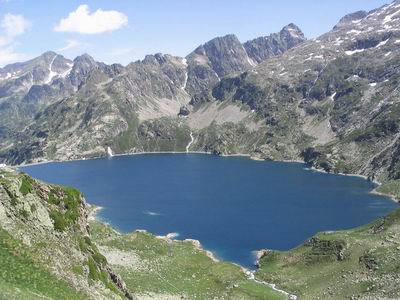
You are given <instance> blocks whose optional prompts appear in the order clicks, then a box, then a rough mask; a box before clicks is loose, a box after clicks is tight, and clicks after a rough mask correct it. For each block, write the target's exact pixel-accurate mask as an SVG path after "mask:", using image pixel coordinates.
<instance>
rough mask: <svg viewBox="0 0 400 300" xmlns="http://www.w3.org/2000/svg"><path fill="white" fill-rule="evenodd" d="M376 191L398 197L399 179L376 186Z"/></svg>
mask: <svg viewBox="0 0 400 300" xmlns="http://www.w3.org/2000/svg"><path fill="white" fill-rule="evenodd" d="M376 191H377V192H378V193H382V194H387V195H390V196H393V197H395V198H396V199H400V180H391V181H389V182H386V183H384V184H382V185H381V186H379V187H377V188H376Z"/></svg>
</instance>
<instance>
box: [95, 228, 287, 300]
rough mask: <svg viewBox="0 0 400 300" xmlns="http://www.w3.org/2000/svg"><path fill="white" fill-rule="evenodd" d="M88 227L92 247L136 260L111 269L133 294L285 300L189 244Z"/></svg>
mask: <svg viewBox="0 0 400 300" xmlns="http://www.w3.org/2000/svg"><path fill="white" fill-rule="evenodd" d="M91 226H92V236H93V238H92V239H93V241H94V242H95V243H97V244H99V245H102V246H107V247H109V248H112V249H119V250H120V251H127V252H129V253H134V254H135V256H137V257H138V258H139V265H140V266H138V267H131V266H112V267H113V269H114V270H116V271H117V273H119V274H120V275H121V277H122V278H123V279H124V281H125V282H126V284H127V286H128V288H130V289H131V290H132V291H134V292H135V293H138V294H148V293H155V294H168V295H178V296H186V297H188V298H189V299H213V298H214V297H216V298H218V299H221V298H223V297H224V298H225V299H286V298H285V297H284V296H283V295H282V294H280V293H277V292H275V291H273V290H272V289H271V288H269V287H267V286H265V285H262V284H259V283H256V282H254V281H251V280H248V279H247V278H246V276H245V274H244V273H243V272H242V271H241V268H240V267H239V266H236V265H234V264H231V263H228V262H219V263H216V262H213V261H212V260H211V259H210V258H209V257H207V256H206V255H205V253H204V252H203V251H199V250H198V249H196V248H195V247H194V246H193V244H192V243H190V242H182V241H175V242H173V243H168V242H167V241H165V240H161V239H158V238H156V237H154V236H153V235H151V234H148V233H141V232H135V233H132V234H127V235H118V234H117V233H116V232H115V231H113V230H112V229H111V228H110V227H108V226H106V225H104V224H101V223H99V222H93V223H92V224H91Z"/></svg>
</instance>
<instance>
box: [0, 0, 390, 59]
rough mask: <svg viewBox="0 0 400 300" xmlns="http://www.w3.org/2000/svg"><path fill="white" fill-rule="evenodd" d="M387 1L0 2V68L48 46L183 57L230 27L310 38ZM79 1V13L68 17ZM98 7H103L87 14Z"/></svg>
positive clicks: (101, 55) (244, 32)
mask: <svg viewBox="0 0 400 300" xmlns="http://www.w3.org/2000/svg"><path fill="white" fill-rule="evenodd" d="M390 2H391V1H390V0H323V1H322V0H318V1H316V0H302V1H299V0H279V1H276V0H246V1H243V0H201V1H199V0H198V1H192V0H113V1H111V0H96V1H94V0H93V1H76V0H52V1H48V0H35V1H32V0H29V1H27V0H25V1H24V0H0V66H1V65H5V64H7V63H10V62H13V61H20V60H25V59H27V58H31V57H35V56H38V55H40V54H41V53H43V52H45V51H47V50H54V51H57V52H59V53H61V54H63V55H64V56H66V57H68V58H71V59H72V58H74V57H75V56H77V55H80V54H82V53H85V52H86V53H89V54H90V55H92V56H93V57H94V58H95V59H96V60H99V61H104V62H106V63H113V62H119V63H122V64H127V63H129V62H131V61H135V60H137V59H142V58H143V57H144V56H145V55H146V54H151V53H156V52H161V53H170V54H173V55H179V56H185V55H187V54H188V53H190V52H191V51H192V50H193V49H194V48H196V47H197V46H198V45H200V44H202V43H204V42H206V41H208V40H210V39H212V38H214V37H216V36H221V35H225V34H228V33H234V34H236V35H237V36H238V37H239V39H240V40H241V41H246V40H248V39H252V38H255V37H258V36H261V35H267V34H269V33H272V32H277V31H279V30H280V29H281V28H282V27H283V26H285V25H286V24H288V23H291V22H293V23H295V24H297V25H298V26H299V27H300V28H301V29H302V30H303V31H304V33H305V34H306V36H307V37H308V38H313V37H317V36H318V35H320V34H322V33H324V32H326V31H328V30H330V29H331V28H332V27H333V26H334V25H335V24H336V23H337V21H338V20H339V19H340V18H341V17H342V16H344V15H345V14H347V13H350V12H354V11H357V10H371V9H374V8H377V7H379V6H381V5H384V4H387V3H390ZM83 5H86V6H83ZM78 7H80V9H79V13H75V15H72V16H71V15H70V13H72V12H76V11H77V10H78ZM98 9H101V10H102V11H101V12H100V13H98V14H97V15H93V14H94V13H95V12H96V11H97V10H98ZM69 16H70V18H68V17H69ZM62 19H64V21H63V22H61V20H62ZM81 23H82V24H81Z"/></svg>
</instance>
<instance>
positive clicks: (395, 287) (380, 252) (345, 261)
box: [256, 210, 400, 299]
mask: <svg viewBox="0 0 400 300" xmlns="http://www.w3.org/2000/svg"><path fill="white" fill-rule="evenodd" d="M399 229H400V210H396V211H395V212H393V213H391V214H390V215H388V216H387V217H385V218H382V219H379V220H377V221H376V222H374V223H372V224H369V225H366V226H362V227H359V228H356V229H352V230H346V231H338V232H323V233H320V234H318V235H316V236H314V237H312V238H311V239H309V240H308V241H306V242H305V243H304V245H301V246H299V247H297V248H295V249H293V250H290V251H287V252H277V251H263V252H262V253H263V255H262V258H261V260H260V261H259V269H258V271H257V274H256V276H257V278H260V279H262V280H266V281H269V282H275V283H277V284H278V285H279V286H281V287H282V288H284V289H286V290H289V291H291V292H292V293H295V294H296V295H298V296H299V297H300V299H398V297H399V295H400V285H399V283H400V231H399Z"/></svg>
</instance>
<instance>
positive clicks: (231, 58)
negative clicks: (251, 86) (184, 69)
mask: <svg viewBox="0 0 400 300" xmlns="http://www.w3.org/2000/svg"><path fill="white" fill-rule="evenodd" d="M194 53H195V54H197V55H200V56H205V59H206V60H207V59H208V60H209V62H210V64H211V67H212V69H213V70H214V71H215V72H216V73H217V74H218V76H220V77H222V76H225V75H227V74H229V73H232V72H237V71H243V70H246V69H248V68H249V67H251V64H250V63H249V60H248V56H247V53H246V51H245V49H244V48H243V46H242V44H241V43H240V41H239V39H238V38H237V37H236V35H234V34H228V35H225V36H223V37H217V38H214V39H212V40H210V41H208V42H207V43H205V44H204V45H201V46H199V47H198V48H197V49H196V50H194Z"/></svg>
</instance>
